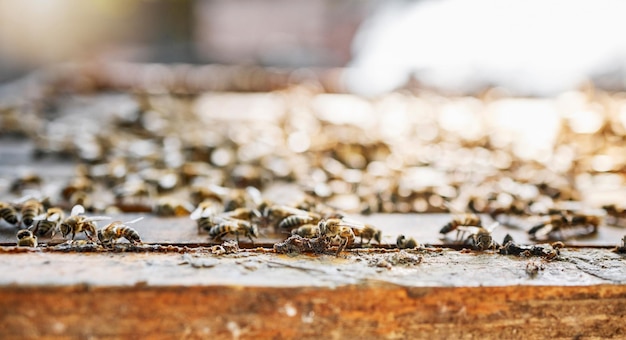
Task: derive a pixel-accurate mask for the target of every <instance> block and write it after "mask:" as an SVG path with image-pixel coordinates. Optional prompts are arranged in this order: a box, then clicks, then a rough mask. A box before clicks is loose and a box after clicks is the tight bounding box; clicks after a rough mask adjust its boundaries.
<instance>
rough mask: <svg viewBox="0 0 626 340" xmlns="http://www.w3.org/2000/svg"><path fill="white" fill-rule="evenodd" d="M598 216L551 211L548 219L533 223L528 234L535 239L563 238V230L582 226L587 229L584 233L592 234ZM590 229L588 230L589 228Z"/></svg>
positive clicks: (596, 226) (596, 224)
mask: <svg viewBox="0 0 626 340" xmlns="http://www.w3.org/2000/svg"><path fill="white" fill-rule="evenodd" d="M599 225H600V217H599V216H595V215H585V214H580V213H571V214H570V213H564V212H553V213H552V214H550V215H549V217H548V219H547V220H546V221H545V222H543V223H540V224H537V225H535V226H534V227H532V228H531V229H530V230H528V234H529V235H530V238H532V239H535V240H539V239H541V240H544V239H560V240H563V239H564V235H563V230H568V229H573V228H578V227H583V228H585V229H587V231H586V232H585V233H584V235H592V234H595V233H596V232H597V231H598V226H599ZM589 229H590V230H589Z"/></svg>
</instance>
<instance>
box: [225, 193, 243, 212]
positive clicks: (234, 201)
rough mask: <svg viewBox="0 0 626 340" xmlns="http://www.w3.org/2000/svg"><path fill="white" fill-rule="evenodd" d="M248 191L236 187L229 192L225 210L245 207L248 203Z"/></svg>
mask: <svg viewBox="0 0 626 340" xmlns="http://www.w3.org/2000/svg"><path fill="white" fill-rule="evenodd" d="M246 196H247V193H246V191H244V190H241V189H234V190H232V191H230V192H229V194H228V196H227V197H226V199H225V200H224V211H232V210H235V209H238V208H245V207H246V205H247V204H248V199H247V197H246Z"/></svg>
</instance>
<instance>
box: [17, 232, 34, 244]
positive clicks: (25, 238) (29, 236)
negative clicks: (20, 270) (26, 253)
mask: <svg viewBox="0 0 626 340" xmlns="http://www.w3.org/2000/svg"><path fill="white" fill-rule="evenodd" d="M17 245H18V246H19V247H36V246H37V236H35V235H33V233H32V232H31V231H30V230H28V229H22V230H20V231H18V232H17Z"/></svg>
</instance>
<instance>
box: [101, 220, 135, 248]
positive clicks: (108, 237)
mask: <svg viewBox="0 0 626 340" xmlns="http://www.w3.org/2000/svg"><path fill="white" fill-rule="evenodd" d="M142 219H143V217H139V218H137V219H134V220H132V221H128V222H122V221H115V222H111V223H109V224H107V225H106V226H104V227H102V228H100V229H99V230H98V240H99V241H100V243H101V244H102V245H103V246H112V245H113V243H115V241H117V240H118V239H120V238H122V237H123V238H125V239H127V240H128V241H129V242H130V243H132V244H137V243H141V237H139V233H137V231H136V230H135V229H133V228H131V227H129V226H128V225H127V224H133V223H136V222H138V221H140V220H142Z"/></svg>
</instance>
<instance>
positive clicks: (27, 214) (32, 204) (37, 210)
mask: <svg viewBox="0 0 626 340" xmlns="http://www.w3.org/2000/svg"><path fill="white" fill-rule="evenodd" d="M43 212H44V207H43V204H42V203H41V201H39V200H37V199H34V198H31V199H28V200H27V201H26V202H24V203H23V204H22V209H21V213H22V224H23V225H24V226H25V227H26V228H29V227H30V226H32V225H33V223H34V222H35V217H37V216H39V215H41V214H42V213H43Z"/></svg>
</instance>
